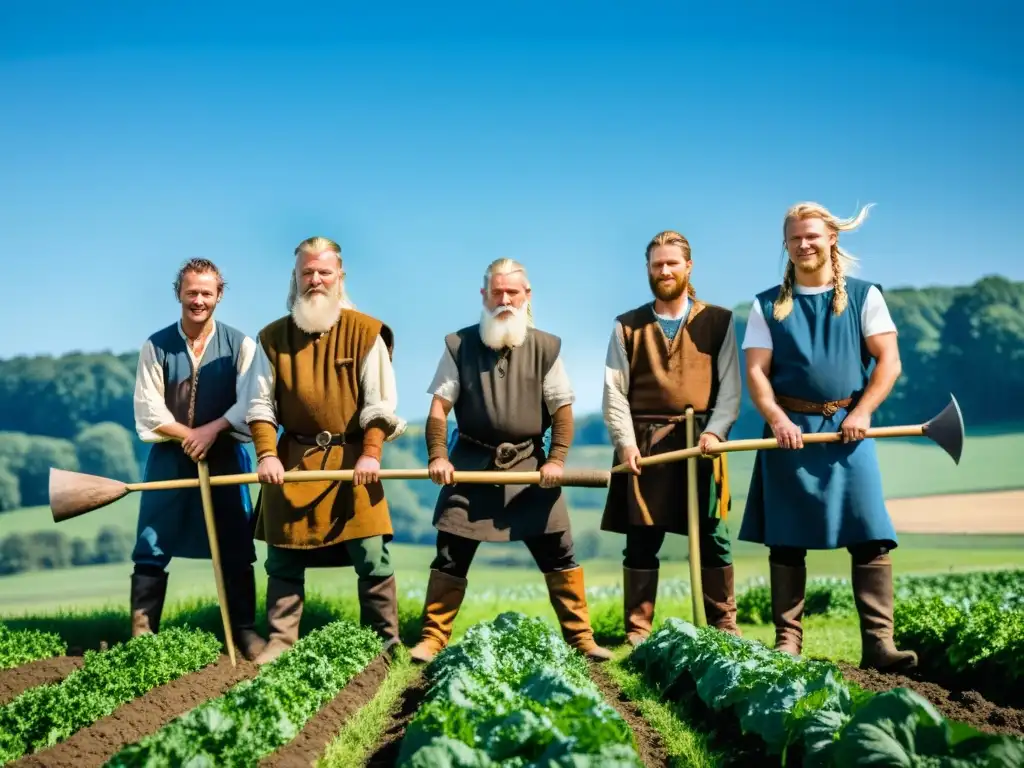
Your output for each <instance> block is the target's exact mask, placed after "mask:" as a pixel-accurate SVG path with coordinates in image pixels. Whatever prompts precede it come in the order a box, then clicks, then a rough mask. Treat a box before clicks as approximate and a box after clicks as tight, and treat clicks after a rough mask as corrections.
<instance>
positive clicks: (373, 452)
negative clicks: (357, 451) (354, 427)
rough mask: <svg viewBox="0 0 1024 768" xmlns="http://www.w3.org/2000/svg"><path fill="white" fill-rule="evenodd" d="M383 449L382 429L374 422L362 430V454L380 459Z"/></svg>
mask: <svg viewBox="0 0 1024 768" xmlns="http://www.w3.org/2000/svg"><path fill="white" fill-rule="evenodd" d="M383 451H384V429H383V428H382V427H380V426H378V424H377V423H376V422H375V423H373V424H370V425H369V426H368V427H367V428H366V430H365V431H364V432H363V456H369V457H370V458H373V459H376V460H377V461H380V458H381V455H382V454H383Z"/></svg>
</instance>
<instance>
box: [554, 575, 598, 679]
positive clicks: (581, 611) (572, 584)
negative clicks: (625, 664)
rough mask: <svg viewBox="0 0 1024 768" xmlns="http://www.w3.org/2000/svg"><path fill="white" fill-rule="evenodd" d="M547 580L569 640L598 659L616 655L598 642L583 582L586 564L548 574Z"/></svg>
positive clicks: (559, 618) (577, 647)
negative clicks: (595, 638) (591, 622)
mask: <svg viewBox="0 0 1024 768" xmlns="http://www.w3.org/2000/svg"><path fill="white" fill-rule="evenodd" d="M544 581H546V582H547V585H548V595H549V596H550V598H551V607H552V608H554V609H555V615H556V616H558V622H559V624H561V625H562V637H563V638H564V639H565V642H567V643H568V644H569V645H570V646H572V647H573V648H575V649H576V650H578V651H581V652H582V653H583V654H585V655H586V656H587V658H589V659H592V660H594V661H607V660H608V659H610V658H612V652H611V651H609V650H608V649H607V648H602V647H601V646H599V645H598V644H597V643H596V642H594V630H593V629H592V628H591V626H590V610H589V609H588V607H587V593H586V591H585V589H584V585H583V567H582V566H576V567H575V568H570V569H569V570H567V571H552V572H551V573H545V574H544Z"/></svg>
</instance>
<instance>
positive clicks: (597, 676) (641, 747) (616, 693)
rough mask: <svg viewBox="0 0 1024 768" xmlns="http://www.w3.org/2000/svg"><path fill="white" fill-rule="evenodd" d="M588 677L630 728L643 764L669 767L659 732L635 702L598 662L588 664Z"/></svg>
mask: <svg viewBox="0 0 1024 768" xmlns="http://www.w3.org/2000/svg"><path fill="white" fill-rule="evenodd" d="M590 679H591V680H593V681H594V685H596V686H597V688H598V690H599V691H601V695H602V696H604V698H605V701H607V702H608V703H609V704H611V705H612V706H613V707H615V711H616V712H618V713H619V715H621V716H622V719H623V720H625V721H626V723H627V725H629V727H630V728H631V729H632V731H633V735H634V736H636V746H637V752H639V753H640V759H641V760H643V762H644V765H646V766H647V768H669V766H671V765H672V760H671V758H670V757H669V754H668V752H667V751H666V750H665V745H664V743H663V742H662V740H661V734H660V733H658V731H657V729H655V728H653V727H652V726H651V725H650V724H649V723H648V722H647V721H646V720H645V719H644V717H643V715H641V714H640V710H639V709H638V708H637V706H636V704H634V703H633V702H631V701H630V700H629V699H627V698H626V696H625V695H624V694H623V693H622V691H621V690H619V687H618V686H617V685H616V684H615V683H614V682H613V681H612V679H611V678H610V677H608V675H607V673H606V672H605V671H604V670H603V669H601V667H600V665H599V664H595V663H591V664H590Z"/></svg>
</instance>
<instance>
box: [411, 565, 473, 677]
mask: <svg viewBox="0 0 1024 768" xmlns="http://www.w3.org/2000/svg"><path fill="white" fill-rule="evenodd" d="M468 583H469V582H468V581H467V580H466V579H461V578H459V577H458V576H450V575H449V574H447V573H444V572H443V571H438V570H435V569H433V568H431V569H430V581H428V582H427V596H426V599H425V600H424V601H423V628H422V629H421V630H420V641H419V642H418V643H417V644H416V645H415V646H413V648H412V649H411V650H410V651H409V656H411V657H412V660H413V661H414V662H418V663H420V664H426V663H427V662H429V661H431V660H432V659H433V658H434V656H436V655H437V653H438V652H439V651H440V650H441V649H442V648H444V647H445V646H447V645H448V640H449V639H450V638H451V636H452V628H453V627H454V626H455V617H456V616H457V615H458V613H459V608H461V607H462V599H463V598H464V597H465V596H466V585H467V584H468Z"/></svg>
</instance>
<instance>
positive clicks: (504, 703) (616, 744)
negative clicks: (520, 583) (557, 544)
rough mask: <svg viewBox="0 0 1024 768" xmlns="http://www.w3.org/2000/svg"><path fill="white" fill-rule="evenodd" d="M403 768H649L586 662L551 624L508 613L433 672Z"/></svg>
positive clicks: (470, 636)
mask: <svg viewBox="0 0 1024 768" xmlns="http://www.w3.org/2000/svg"><path fill="white" fill-rule="evenodd" d="M424 674H425V676H426V678H427V681H428V684H429V688H428V690H427V693H426V695H425V698H424V701H423V703H422V705H421V706H420V708H419V710H418V711H417V713H416V716H415V717H414V719H413V720H412V722H410V724H409V726H408V727H407V729H406V733H405V737H404V738H403V741H402V748H401V752H400V754H399V758H398V763H397V764H398V765H399V766H410V767H412V768H418V767H419V766H436V765H464V766H469V765H473V766H481V767H482V766H492V765H499V764H500V765H501V766H503V768H516V767H517V766H526V765H556V764H558V765H570V764H571V765H585V764H587V765H601V766H609V767H610V768H639V767H640V766H642V765H643V763H642V762H641V760H640V757H639V755H638V753H637V749H636V742H635V740H634V737H633V733H632V731H631V730H630V728H629V726H628V724H627V723H626V722H625V721H624V720H623V719H622V718H621V717H620V716H619V714H618V713H617V712H616V711H615V709H614V708H613V707H611V706H610V705H609V704H608V703H607V702H605V701H604V698H603V697H602V695H601V693H600V692H599V691H598V689H597V687H596V686H595V685H594V683H593V682H592V681H591V680H590V677H589V674H588V665H587V662H586V660H585V659H584V658H583V657H582V656H581V655H580V654H579V653H577V652H576V651H574V650H573V649H571V648H570V647H569V646H568V645H566V644H565V642H564V641H563V640H562V638H561V637H560V636H559V635H558V634H557V633H556V632H555V631H554V630H553V629H552V628H551V627H550V626H549V625H548V624H546V623H545V622H544V621H542V620H540V619H537V618H527V617H526V616H524V615H523V614H521V613H514V612H506V613H503V614H501V615H500V616H498V617H497V618H496V619H495V620H494V621H488V622H481V623H479V624H476V625H474V626H472V627H470V628H469V629H468V630H467V631H466V634H465V636H464V637H463V639H462V640H461V641H460V642H458V643H456V644H454V645H451V646H449V647H448V648H446V649H445V650H443V651H442V652H441V653H439V654H438V655H437V657H436V658H435V659H434V660H433V661H432V662H431V663H430V664H429V665H428V666H427V668H426V670H425V671H424Z"/></svg>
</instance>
